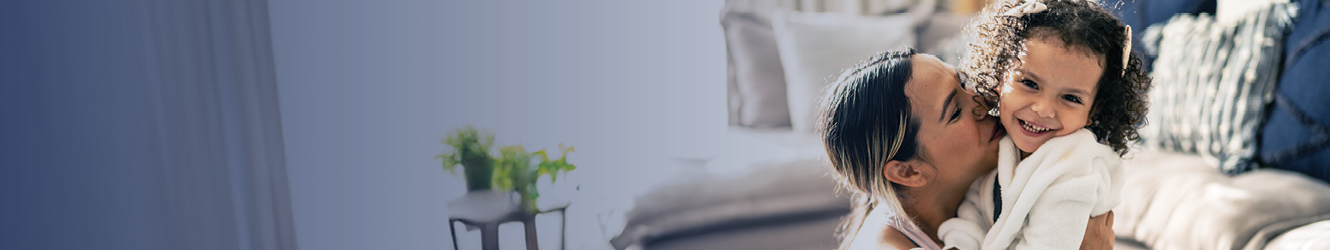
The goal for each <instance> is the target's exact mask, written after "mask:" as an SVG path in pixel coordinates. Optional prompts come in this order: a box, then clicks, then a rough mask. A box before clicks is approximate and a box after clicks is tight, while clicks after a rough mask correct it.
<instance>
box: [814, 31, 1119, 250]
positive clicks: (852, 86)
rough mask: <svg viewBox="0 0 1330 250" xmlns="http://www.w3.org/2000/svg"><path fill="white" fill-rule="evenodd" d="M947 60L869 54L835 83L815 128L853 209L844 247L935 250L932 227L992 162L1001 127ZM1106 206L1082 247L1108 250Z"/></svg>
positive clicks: (1109, 228)
mask: <svg viewBox="0 0 1330 250" xmlns="http://www.w3.org/2000/svg"><path fill="white" fill-rule="evenodd" d="M974 98H975V95H974V94H973V93H970V92H967V91H965V89H964V88H962V86H961V84H960V82H959V79H958V78H957V73H956V70H955V69H954V68H952V67H951V66H950V65H947V64H945V63H943V62H942V61H940V60H938V59H937V58H936V57H933V56H930V55H917V54H915V51H914V49H907V50H904V51H891V52H885V53H881V54H878V55H875V56H873V58H871V59H869V60H868V61H865V62H863V63H861V64H860V65H858V66H855V67H853V68H850V69H848V70H846V71H845V72H844V73H843V74H842V75H841V77H840V78H839V79H838V80H837V81H836V83H835V84H834V85H833V86H831V90H830V91H829V92H828V95H827V97H826V99H825V100H824V102H823V105H822V113H821V117H820V121H819V122H818V125H819V127H820V129H819V131H820V132H821V133H822V139H823V143H824V144H825V147H826V150H827V155H828V158H829V159H830V160H831V163H832V166H833V167H834V168H835V170H836V172H837V175H838V178H839V179H840V182H841V184H842V185H844V186H845V188H846V189H847V190H850V191H851V192H853V193H855V195H856V197H857V199H856V200H857V204H856V209H855V211H854V212H853V213H852V214H851V216H850V218H848V219H847V221H846V223H845V224H844V225H843V227H842V228H841V232H840V234H841V245H840V249H911V248H916V247H923V248H925V249H937V246H938V245H940V244H941V241H938V240H936V239H937V238H938V237H937V225H939V224H941V223H942V222H943V221H945V220H947V219H949V218H952V217H954V216H955V215H956V209H957V207H958V206H959V205H960V202H961V200H962V199H963V198H964V197H965V192H966V191H967V190H968V189H969V187H970V184H971V183H973V182H974V180H975V179H976V178H978V177H979V176H981V175H983V174H986V173H988V172H990V171H992V170H993V168H994V167H995V166H996V164H997V152H998V141H999V140H1000V139H1001V138H1002V136H1003V133H1005V132H1004V130H1003V129H1002V128H1001V127H1000V125H998V124H997V123H996V119H993V118H991V117H988V116H986V115H984V114H983V113H982V112H981V110H986V109H985V108H984V107H980V106H979V102H977V101H976V100H975V99H974ZM1112 221H1113V220H1112V212H1110V213H1108V214H1105V215H1102V216H1099V217H1095V218H1090V222H1089V223H1088V224H1087V228H1086V235H1085V239H1084V240H1083V241H1082V245H1081V248H1082V249H1111V248H1112V244H1113V233H1112Z"/></svg>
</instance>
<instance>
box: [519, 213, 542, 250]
mask: <svg viewBox="0 0 1330 250" xmlns="http://www.w3.org/2000/svg"><path fill="white" fill-rule="evenodd" d="M522 227H524V228H526V249H527V250H540V246H539V245H540V244H539V242H537V241H536V215H534V214H533V215H531V216H528V217H526V218H525V219H522Z"/></svg>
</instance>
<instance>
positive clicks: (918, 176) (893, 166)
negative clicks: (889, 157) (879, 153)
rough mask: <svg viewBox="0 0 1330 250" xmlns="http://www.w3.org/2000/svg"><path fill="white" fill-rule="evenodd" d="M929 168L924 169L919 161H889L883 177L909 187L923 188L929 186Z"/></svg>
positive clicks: (883, 169)
mask: <svg viewBox="0 0 1330 250" xmlns="http://www.w3.org/2000/svg"><path fill="white" fill-rule="evenodd" d="M928 171H929V168H925V167H923V162H921V161H919V160H909V161H904V162H902V161H889V162H887V165H886V166H883V167H882V175H884V176H885V177H886V178H887V180H888V181H891V182H895V183H896V184H901V185H905V186H907V187H921V186H924V185H928V178H927V177H926V176H928V175H929V174H930V173H928Z"/></svg>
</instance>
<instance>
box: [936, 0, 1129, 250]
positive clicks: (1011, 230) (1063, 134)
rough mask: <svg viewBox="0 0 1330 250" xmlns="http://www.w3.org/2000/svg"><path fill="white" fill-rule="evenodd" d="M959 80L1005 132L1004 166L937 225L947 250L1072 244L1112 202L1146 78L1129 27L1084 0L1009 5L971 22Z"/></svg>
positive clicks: (1115, 201)
mask: <svg viewBox="0 0 1330 250" xmlns="http://www.w3.org/2000/svg"><path fill="white" fill-rule="evenodd" d="M969 29H970V30H969V31H970V32H972V34H974V35H975V36H976V37H975V38H976V41H975V42H974V43H972V44H971V45H970V47H969V51H968V53H966V58H965V59H964V62H963V63H964V65H963V67H962V71H963V72H964V73H963V76H964V77H962V78H964V79H967V83H962V84H966V85H967V88H971V89H973V90H974V91H975V92H976V93H979V96H981V97H984V98H983V99H984V100H983V101H984V102H985V103H988V104H989V107H993V106H996V108H993V109H992V110H990V111H989V114H990V115H996V116H998V118H999V120H1000V122H1001V124H1002V125H1003V126H1004V127H1005V129H1006V130H1007V134H1008V135H1007V137H1005V138H1003V139H1002V142H1001V146H1000V152H999V155H998V168H997V169H996V170H994V171H993V173H991V174H989V175H987V176H986V177H981V178H979V179H978V180H977V181H975V183H974V184H973V185H972V186H971V187H970V191H969V193H967V195H966V198H965V201H963V202H962V203H961V207H960V208H959V210H958V211H957V218H952V219H950V220H947V221H946V222H944V223H943V224H942V225H940V226H939V228H938V236H939V238H941V239H942V240H943V241H944V242H945V243H946V245H947V248H957V249H963V250H977V249H1011V248H1016V249H1076V248H1077V247H1078V246H1080V241H1081V239H1082V237H1081V236H1082V234H1084V230H1085V228H1086V219H1087V218H1090V217H1091V216H1095V215H1100V214H1104V213H1107V212H1108V211H1109V210H1111V209H1112V208H1113V207H1114V206H1117V204H1118V201H1119V198H1118V192H1119V190H1121V189H1122V178H1121V175H1122V170H1121V168H1120V165H1121V163H1120V161H1121V160H1120V156H1121V155H1122V154H1125V153H1126V152H1127V148H1128V141H1131V140H1135V139H1137V138H1138V136H1137V133H1136V129H1137V128H1139V126H1140V125H1141V124H1142V120H1143V117H1144V116H1145V111H1146V101H1145V100H1146V96H1145V93H1146V89H1148V88H1149V86H1150V79H1149V77H1148V76H1147V75H1146V73H1145V72H1144V70H1142V68H1141V61H1140V60H1139V59H1135V58H1132V57H1131V56H1130V55H1131V28H1130V27H1127V26H1126V25H1124V24H1123V23H1122V22H1121V21H1119V20H1118V19H1117V18H1115V17H1113V16H1112V15H1111V14H1109V12H1108V11H1106V10H1105V9H1104V8H1103V7H1101V6H1099V5H1098V4H1097V3H1095V2H1091V1H1087V0H1025V1H1020V0H1016V1H1010V0H1009V1H1003V2H999V3H995V4H993V5H991V6H990V7H989V8H988V9H986V10H984V12H983V13H981V14H980V17H979V18H978V19H977V20H976V21H975V24H973V25H972V26H971V27H970V28H969Z"/></svg>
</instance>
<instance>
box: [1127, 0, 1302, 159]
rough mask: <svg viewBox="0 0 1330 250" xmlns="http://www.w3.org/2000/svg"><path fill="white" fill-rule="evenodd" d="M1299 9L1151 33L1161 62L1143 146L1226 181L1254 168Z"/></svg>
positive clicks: (1186, 22)
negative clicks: (1202, 164) (1202, 166)
mask: <svg viewBox="0 0 1330 250" xmlns="http://www.w3.org/2000/svg"><path fill="white" fill-rule="evenodd" d="M1295 10H1296V6H1294V5H1290V4H1273V5H1269V6H1267V7H1266V8H1263V9H1261V10H1258V11H1254V12H1251V13H1249V14H1248V15H1247V16H1246V18H1243V19H1241V20H1239V21H1237V22H1235V23H1220V22H1216V21H1214V18H1213V17H1212V16H1210V15H1207V14H1201V15H1195V16H1193V15H1178V16H1176V17H1174V18H1173V19H1172V20H1170V21H1169V22H1168V23H1167V24H1165V25H1163V26H1152V27H1150V28H1149V29H1148V30H1146V32H1145V35H1143V39H1144V40H1145V43H1146V44H1147V45H1146V46H1148V47H1155V46H1157V48H1158V54H1159V57H1158V59H1156V61H1155V64H1154V67H1155V68H1154V72H1153V73H1152V77H1154V88H1153V89H1152V90H1151V91H1150V93H1149V95H1150V112H1149V113H1148V115H1147V117H1146V119H1147V121H1148V123H1147V124H1148V125H1147V126H1146V127H1144V128H1143V129H1142V130H1141V137H1142V142H1145V144H1146V145H1147V146H1149V147H1150V148H1156V149H1164V150H1170V151H1176V152H1185V153H1197V154H1200V155H1201V156H1204V157H1205V159H1206V161H1207V162H1209V163H1210V164H1211V165H1213V166H1216V167H1218V168H1219V170H1221V171H1223V172H1226V173H1229V174H1237V173H1241V172H1243V171H1247V170H1250V169H1252V168H1254V167H1255V166H1256V164H1255V162H1254V161H1253V159H1254V157H1255V156H1256V152H1257V151H1256V150H1257V148H1256V145H1257V142H1258V138H1257V135H1258V134H1259V132H1260V125H1261V122H1262V119H1264V118H1265V114H1266V106H1267V105H1268V104H1269V103H1270V102H1271V100H1272V93H1273V92H1274V89H1275V84H1276V80H1277V77H1278V76H1279V65H1280V63H1281V58H1282V57H1281V54H1280V53H1281V51H1282V47H1283V44H1284V43H1283V39H1284V35H1285V33H1286V31H1287V28H1288V27H1290V24H1291V23H1292V17H1293V15H1295V14H1296V12H1295Z"/></svg>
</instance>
